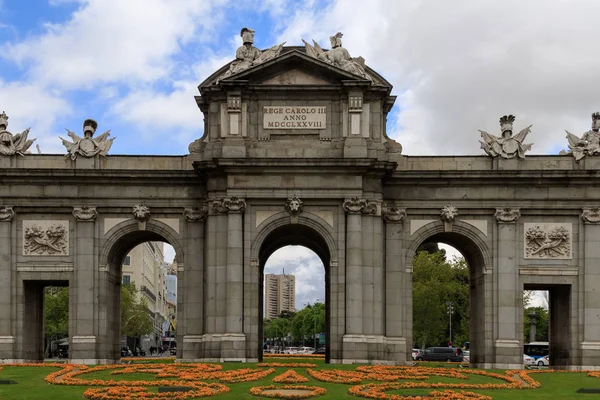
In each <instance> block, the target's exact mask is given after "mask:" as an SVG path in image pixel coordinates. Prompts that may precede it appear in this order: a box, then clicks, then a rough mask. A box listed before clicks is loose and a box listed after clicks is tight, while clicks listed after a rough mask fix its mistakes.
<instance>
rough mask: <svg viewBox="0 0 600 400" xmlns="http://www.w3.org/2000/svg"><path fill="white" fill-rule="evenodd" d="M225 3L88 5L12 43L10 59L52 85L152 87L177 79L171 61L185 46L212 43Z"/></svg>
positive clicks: (92, 0) (100, 1)
mask: <svg viewBox="0 0 600 400" xmlns="http://www.w3.org/2000/svg"><path fill="white" fill-rule="evenodd" d="M222 4H224V2H223V1H164V0H128V1H121V0H87V1H85V2H84V4H83V5H82V6H81V7H80V8H79V9H78V10H77V11H76V12H74V13H73V14H72V16H71V18H70V20H69V21H67V22H66V23H64V24H47V25H46V32H45V34H43V35H41V36H37V37H31V38H28V39H26V40H24V41H22V42H19V43H15V44H12V43H9V44H7V46H6V49H5V51H4V57H6V58H8V59H11V60H13V61H15V62H17V63H19V64H21V65H23V64H25V63H32V64H33V66H32V69H31V73H32V76H33V77H35V78H36V79H37V80H39V81H41V82H44V83H45V84H47V85H55V86H57V87H61V88H71V89H73V88H80V87H88V88H89V87H94V86H95V85H96V84H99V83H106V82H115V81H127V82H128V83H130V84H135V83H136V82H148V81H154V80H157V79H161V78H165V77H167V76H168V75H169V74H171V73H173V71H172V67H173V63H172V61H171V58H170V57H171V56H172V55H174V54H176V53H177V52H179V51H180V49H181V44H184V43H189V42H192V41H199V42H202V41H206V40H208V39H209V38H210V34H211V32H212V31H213V29H214V27H215V25H216V24H218V23H219V18H217V17H218V13H216V12H214V8H215V7H218V6H220V5H222Z"/></svg>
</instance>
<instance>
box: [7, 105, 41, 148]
mask: <svg viewBox="0 0 600 400" xmlns="http://www.w3.org/2000/svg"><path fill="white" fill-rule="evenodd" d="M7 129H8V115H6V113H5V112H4V111H2V114H0V155H3V156H12V155H15V154H18V155H20V156H23V155H25V154H28V153H29V151H28V150H29V147H31V145H32V144H33V142H35V139H31V140H28V139H27V136H28V135H29V129H30V128H27V129H25V130H24V131H23V132H21V133H17V134H14V135H13V134H12V133H10V132H9V131H8V130H7Z"/></svg>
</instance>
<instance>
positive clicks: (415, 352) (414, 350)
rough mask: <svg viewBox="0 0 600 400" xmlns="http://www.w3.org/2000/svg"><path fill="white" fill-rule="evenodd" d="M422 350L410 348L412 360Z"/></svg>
mask: <svg viewBox="0 0 600 400" xmlns="http://www.w3.org/2000/svg"><path fill="white" fill-rule="evenodd" d="M422 351H423V350H421V349H412V358H413V360H416V359H417V356H418V355H419V353H421V352H422Z"/></svg>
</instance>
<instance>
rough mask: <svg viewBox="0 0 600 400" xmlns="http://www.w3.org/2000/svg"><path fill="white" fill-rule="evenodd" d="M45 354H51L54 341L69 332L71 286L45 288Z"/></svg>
mask: <svg viewBox="0 0 600 400" xmlns="http://www.w3.org/2000/svg"><path fill="white" fill-rule="evenodd" d="M44 334H45V337H46V346H45V356H46V357H48V356H50V347H51V346H50V345H51V342H52V341H55V340H58V339H62V338H64V337H67V336H68V334H69V288H68V287H56V286H48V287H46V288H44Z"/></svg>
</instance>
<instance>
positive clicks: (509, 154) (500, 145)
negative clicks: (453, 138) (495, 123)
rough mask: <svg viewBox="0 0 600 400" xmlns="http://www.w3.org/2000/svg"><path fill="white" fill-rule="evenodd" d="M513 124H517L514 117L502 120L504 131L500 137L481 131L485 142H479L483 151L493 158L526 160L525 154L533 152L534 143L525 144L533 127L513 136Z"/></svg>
mask: <svg viewBox="0 0 600 400" xmlns="http://www.w3.org/2000/svg"><path fill="white" fill-rule="evenodd" d="M513 122H515V116H514V115H505V116H503V117H502V118H500V128H501V131H502V133H501V135H500V136H494V135H490V134H489V133H487V132H486V131H482V130H479V132H480V133H481V138H482V139H483V141H481V140H480V141H479V142H480V143H481V148H482V149H483V151H485V152H486V153H487V154H488V155H489V156H492V157H497V156H501V157H502V158H507V159H508V158H515V157H518V158H525V153H526V152H527V151H529V150H531V146H532V145H533V143H529V144H525V143H523V141H524V140H525V138H526V137H527V135H528V134H529V132H531V125H529V126H528V127H527V128H525V129H523V130H522V131H521V132H519V133H517V134H516V135H514V136H513Z"/></svg>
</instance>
